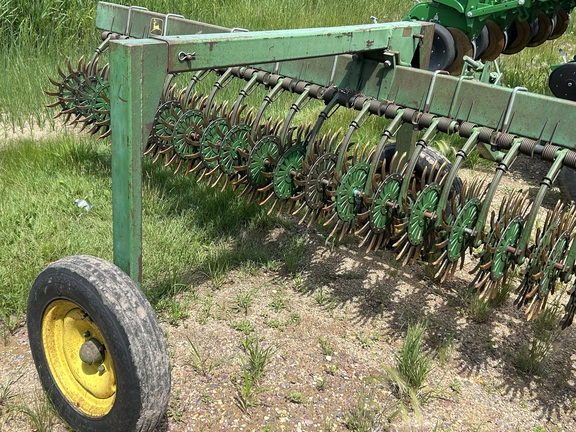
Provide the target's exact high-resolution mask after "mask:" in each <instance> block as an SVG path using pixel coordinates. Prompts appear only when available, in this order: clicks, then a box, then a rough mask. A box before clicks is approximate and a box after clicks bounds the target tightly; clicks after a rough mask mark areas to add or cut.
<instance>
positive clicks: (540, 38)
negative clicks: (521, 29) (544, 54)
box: [528, 11, 554, 47]
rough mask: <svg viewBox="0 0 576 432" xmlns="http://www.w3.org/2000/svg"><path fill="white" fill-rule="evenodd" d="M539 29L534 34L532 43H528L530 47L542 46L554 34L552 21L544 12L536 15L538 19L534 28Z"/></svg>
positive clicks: (533, 25)
mask: <svg viewBox="0 0 576 432" xmlns="http://www.w3.org/2000/svg"><path fill="white" fill-rule="evenodd" d="M534 27H537V28H536V29H535V30H536V31H535V32H533V34H532V38H531V39H530V42H528V46H529V47H536V46H538V45H542V44H543V43H544V42H546V40H547V39H548V37H549V36H550V35H551V34H552V30H554V27H553V26H552V20H551V19H550V17H549V16H548V15H546V14H545V13H544V12H542V11H538V13H537V14H536V19H535V20H534V23H533V24H532V28H533V29H534Z"/></svg>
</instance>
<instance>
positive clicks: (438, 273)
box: [432, 260, 449, 280]
mask: <svg viewBox="0 0 576 432" xmlns="http://www.w3.org/2000/svg"><path fill="white" fill-rule="evenodd" d="M448 262H449V261H448V260H446V261H441V260H437V261H435V262H434V263H433V264H432V265H433V266H437V265H438V264H440V263H442V265H440V267H439V268H438V270H437V271H436V273H434V279H435V280H438V279H442V278H444V277H446V267H447V266H448Z"/></svg>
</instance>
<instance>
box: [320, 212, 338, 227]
mask: <svg viewBox="0 0 576 432" xmlns="http://www.w3.org/2000/svg"><path fill="white" fill-rule="evenodd" d="M337 217H338V214H337V213H334V214H333V215H332V217H330V219H328V220H327V221H326V222H324V223H323V224H322V225H323V226H328V225H332V222H334V219H336V218H337Z"/></svg>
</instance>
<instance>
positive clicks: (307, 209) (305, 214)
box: [292, 204, 311, 225]
mask: <svg viewBox="0 0 576 432" xmlns="http://www.w3.org/2000/svg"><path fill="white" fill-rule="evenodd" d="M304 207H306V205H305V204H302V205H301V206H300V207H299V208H298V210H296V211H295V212H294V213H292V215H293V216H296V215H297V214H298V213H299V212H300V211H301V210H302V209H303V208H304ZM310 212H311V210H310V209H309V208H306V211H305V212H304V216H302V217H301V218H300V220H299V221H298V225H302V224H303V223H304V221H305V220H306V218H307V217H308V215H309V214H310Z"/></svg>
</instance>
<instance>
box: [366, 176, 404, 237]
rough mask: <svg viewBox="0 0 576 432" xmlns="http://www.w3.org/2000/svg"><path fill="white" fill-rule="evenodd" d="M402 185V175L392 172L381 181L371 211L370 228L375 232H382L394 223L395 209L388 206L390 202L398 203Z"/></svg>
mask: <svg viewBox="0 0 576 432" xmlns="http://www.w3.org/2000/svg"><path fill="white" fill-rule="evenodd" d="M401 187H402V176H401V175H400V174H390V175H388V176H386V178H385V179H384V181H382V183H380V185H379V186H378V189H377V190H376V193H375V194H374V201H373V202H372V209H371V210H372V211H371V212H370V228H371V229H372V231H373V232H374V233H375V234H380V233H382V232H383V231H384V230H385V229H386V228H387V227H388V226H390V224H391V223H392V220H393V217H394V214H395V209H394V207H390V206H388V204H387V203H388V202H393V203H397V202H398V197H399V196H400V189H401Z"/></svg>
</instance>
